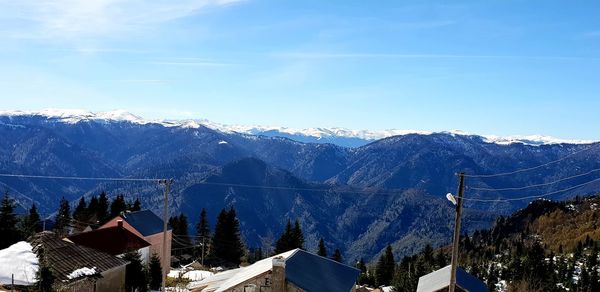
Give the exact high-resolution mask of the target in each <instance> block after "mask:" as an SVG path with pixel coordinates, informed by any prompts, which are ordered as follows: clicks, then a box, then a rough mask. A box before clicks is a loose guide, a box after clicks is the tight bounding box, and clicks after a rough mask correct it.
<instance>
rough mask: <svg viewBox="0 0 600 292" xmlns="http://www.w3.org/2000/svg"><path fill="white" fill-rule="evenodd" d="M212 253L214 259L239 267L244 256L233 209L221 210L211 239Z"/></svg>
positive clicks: (238, 226)
mask: <svg viewBox="0 0 600 292" xmlns="http://www.w3.org/2000/svg"><path fill="white" fill-rule="evenodd" d="M212 246H213V248H212V253H213V255H214V256H215V257H217V258H219V259H222V260H225V261H227V262H230V263H232V264H235V265H239V264H240V262H241V260H240V259H241V257H242V256H243V255H244V245H243V243H242V240H241V238H240V222H239V221H238V220H237V218H236V212H235V209H233V207H231V208H230V210H229V211H226V210H225V209H223V210H221V213H219V216H218V218H217V224H216V225H215V234H214V236H213V238H212Z"/></svg>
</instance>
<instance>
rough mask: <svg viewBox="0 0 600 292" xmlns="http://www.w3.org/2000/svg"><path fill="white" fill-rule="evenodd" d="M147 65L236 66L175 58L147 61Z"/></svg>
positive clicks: (205, 60) (204, 60)
mask: <svg viewBox="0 0 600 292" xmlns="http://www.w3.org/2000/svg"><path fill="white" fill-rule="evenodd" d="M147 63H148V64H152V65H166V66H189V67H230V66H234V65H237V64H235V63H227V62H220V61H214V60H207V59H196V58H175V59H170V60H160V61H149V62H147Z"/></svg>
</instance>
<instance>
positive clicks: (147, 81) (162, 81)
mask: <svg viewBox="0 0 600 292" xmlns="http://www.w3.org/2000/svg"><path fill="white" fill-rule="evenodd" d="M107 81H112V82H119V83H141V84H167V83H169V81H171V80H166V79H115V80H107Z"/></svg>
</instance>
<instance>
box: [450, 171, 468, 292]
mask: <svg viewBox="0 0 600 292" xmlns="http://www.w3.org/2000/svg"><path fill="white" fill-rule="evenodd" d="M458 176H459V179H460V181H459V183H458V197H457V198H456V219H455V221H454V240H453V242H452V261H451V263H450V265H451V272H450V287H449V288H450V289H449V292H454V290H455V289H456V267H457V266H458V245H459V243H460V217H461V214H462V201H463V200H462V199H463V194H464V192H465V173H464V172H461V173H460V174H459V175H458Z"/></svg>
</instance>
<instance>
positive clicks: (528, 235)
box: [392, 195, 600, 291]
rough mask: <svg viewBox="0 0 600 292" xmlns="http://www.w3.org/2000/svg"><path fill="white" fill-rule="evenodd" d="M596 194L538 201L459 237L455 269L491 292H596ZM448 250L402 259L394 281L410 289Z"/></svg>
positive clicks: (599, 247) (599, 210)
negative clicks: (459, 242) (464, 271)
mask: <svg viewBox="0 0 600 292" xmlns="http://www.w3.org/2000/svg"><path fill="white" fill-rule="evenodd" d="M599 223H600V196H599V195H596V196H593V197H588V198H581V197H577V198H575V199H574V200H571V201H565V202H555V201H549V200H537V201H534V202H532V203H530V204H529V206H527V207H526V208H524V209H522V210H519V211H517V212H515V213H514V214H512V215H511V216H508V217H500V218H498V219H497V221H496V223H495V224H494V226H493V227H492V228H490V229H487V230H478V231H476V232H474V233H473V234H472V236H464V237H462V239H461V246H460V260H459V265H460V266H461V267H463V268H465V269H466V270H467V271H468V272H470V273H471V274H473V275H475V276H477V277H479V278H480V279H482V280H483V281H485V282H486V283H487V285H488V287H489V288H490V291H600V283H599V275H598V270H599V269H600V265H599V258H598V256H599V255H600V232H599V230H598V228H597V226H598V224H599ZM449 254H450V247H449V246H447V247H444V248H441V249H438V250H434V249H433V248H431V246H427V247H426V248H424V249H423V250H422V251H421V252H419V253H418V254H416V255H413V256H408V257H404V258H403V259H402V260H401V261H400V263H399V264H398V265H397V266H396V272H395V276H394V279H393V281H392V283H393V284H394V286H395V287H396V289H397V291H414V290H415V289H416V286H417V283H418V279H419V277H420V276H422V275H425V274H427V273H429V272H431V271H434V270H436V269H439V268H441V267H443V266H445V265H447V264H449V262H450V260H449Z"/></svg>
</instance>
